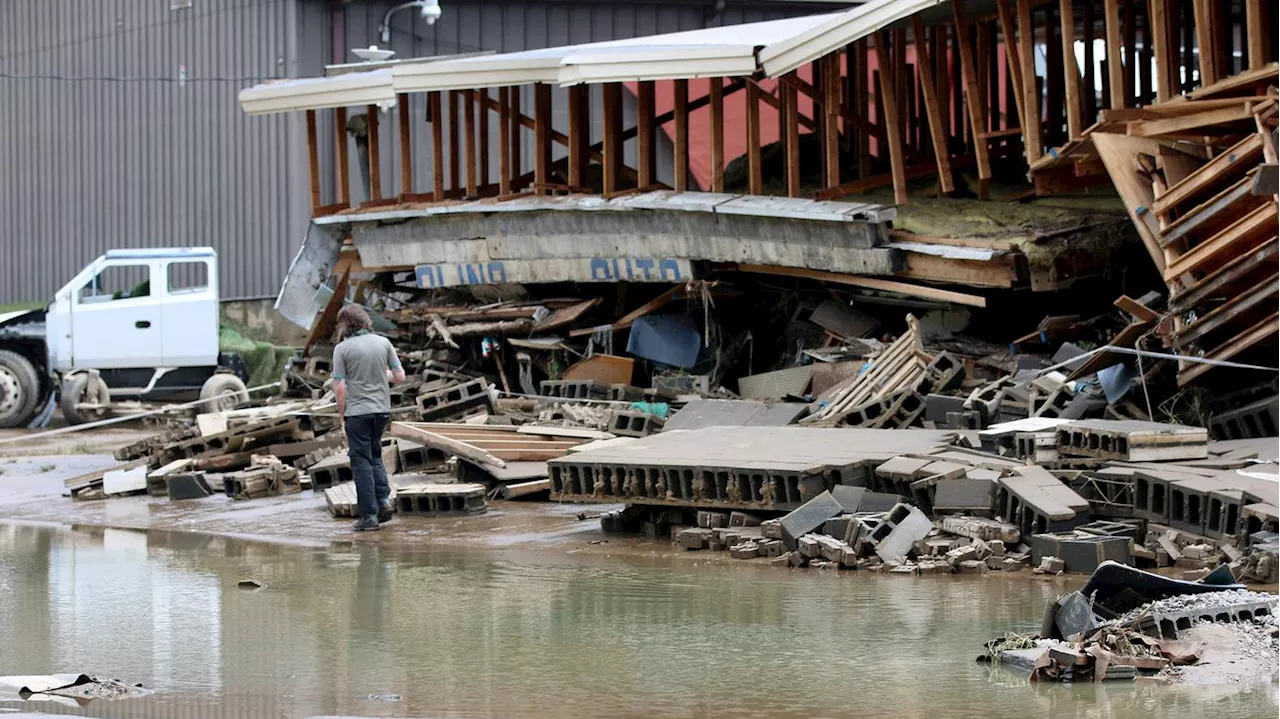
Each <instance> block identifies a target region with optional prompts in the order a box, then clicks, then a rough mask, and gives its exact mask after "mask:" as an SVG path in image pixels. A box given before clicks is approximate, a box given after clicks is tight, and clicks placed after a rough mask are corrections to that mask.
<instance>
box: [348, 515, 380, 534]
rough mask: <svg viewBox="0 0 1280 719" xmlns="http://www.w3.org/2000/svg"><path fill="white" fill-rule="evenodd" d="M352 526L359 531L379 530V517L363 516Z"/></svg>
mask: <svg viewBox="0 0 1280 719" xmlns="http://www.w3.org/2000/svg"><path fill="white" fill-rule="evenodd" d="M351 528H352V529H354V530H355V531H357V532H376V531H378V518H377V517H374V516H366V517H361V518H359V519H357V520H356V521H355V523H353V524H352V525H351Z"/></svg>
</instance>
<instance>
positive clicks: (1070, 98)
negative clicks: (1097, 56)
mask: <svg viewBox="0 0 1280 719" xmlns="http://www.w3.org/2000/svg"><path fill="white" fill-rule="evenodd" d="M1058 12H1060V13H1061V14H1062V72H1063V75H1064V77H1065V78H1066V81H1067V82H1066V101H1067V139H1068V140H1078V139H1080V133H1081V132H1083V131H1084V127H1083V126H1082V125H1081V124H1080V68H1079V66H1077V65H1076V18H1075V15H1074V14H1073V13H1072V7H1071V0H1058Z"/></svg>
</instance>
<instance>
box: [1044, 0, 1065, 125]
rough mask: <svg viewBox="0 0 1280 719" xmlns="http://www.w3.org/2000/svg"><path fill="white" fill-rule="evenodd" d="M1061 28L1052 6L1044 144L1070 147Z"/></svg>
mask: <svg viewBox="0 0 1280 719" xmlns="http://www.w3.org/2000/svg"><path fill="white" fill-rule="evenodd" d="M1060 32H1061V24H1060V23H1059V22H1058V17H1057V10H1056V8H1054V7H1053V6H1052V5H1051V6H1049V7H1046V8H1045V9H1044V55H1045V68H1044V98H1045V101H1044V105H1045V111H1046V114H1047V116H1048V117H1047V119H1048V126H1047V128H1046V130H1045V136H1044V137H1043V138H1041V139H1042V140H1043V142H1044V143H1045V144H1047V145H1050V146H1056V145H1062V144H1066V142H1067V140H1068V139H1069V138H1070V131H1069V130H1067V131H1064V130H1063V128H1064V127H1066V124H1067V119H1066V104H1067V102H1066V88H1065V85H1066V72H1065V70H1067V67H1066V62H1065V60H1064V53H1063V52H1062V38H1061V37H1060V36H1059V33H1060Z"/></svg>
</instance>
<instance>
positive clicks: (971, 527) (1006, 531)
mask: <svg viewBox="0 0 1280 719" xmlns="http://www.w3.org/2000/svg"><path fill="white" fill-rule="evenodd" d="M938 528H939V529H941V530H942V531H944V532H947V533H949V534H958V535H960V536H961V537H968V538H970V539H983V540H987V541H999V542H1005V543H1007V544H1017V543H1018V540H1019V539H1020V536H1021V532H1020V531H1019V530H1018V528H1017V527H1016V526H1014V525H1012V524H1007V523H1005V522H997V521H996V520H994V519H985V518H983V517H965V516H949V517H942V518H940V519H939V520H938Z"/></svg>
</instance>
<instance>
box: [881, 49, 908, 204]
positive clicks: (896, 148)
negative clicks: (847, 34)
mask: <svg viewBox="0 0 1280 719" xmlns="http://www.w3.org/2000/svg"><path fill="white" fill-rule="evenodd" d="M888 43H889V34H888V33H886V32H881V33H880V34H878V35H877V36H876V62H877V63H878V64H879V66H880V68H881V71H880V73H879V75H880V95H881V97H883V98H884V102H883V104H884V121H885V131H886V132H887V133H888V138H889V141H888V142H887V143H886V144H887V145H888V146H889V167H890V169H891V173H890V174H892V175H893V201H894V203H895V204H899V205H905V204H906V203H907V174H906V165H905V163H904V162H903V159H902V124H901V123H900V121H899V118H898V97H897V92H896V89H897V88H895V87H894V86H893V73H890V72H885V71H884V68H888V67H891V65H890V64H889V52H888V47H887V46H888Z"/></svg>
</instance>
